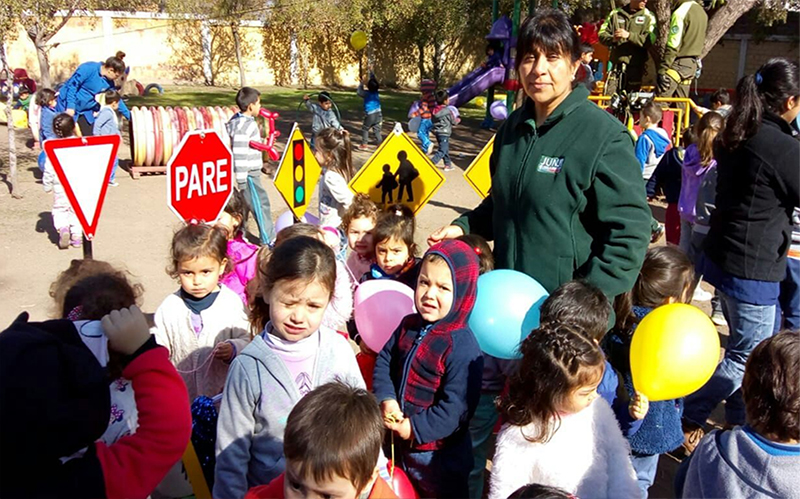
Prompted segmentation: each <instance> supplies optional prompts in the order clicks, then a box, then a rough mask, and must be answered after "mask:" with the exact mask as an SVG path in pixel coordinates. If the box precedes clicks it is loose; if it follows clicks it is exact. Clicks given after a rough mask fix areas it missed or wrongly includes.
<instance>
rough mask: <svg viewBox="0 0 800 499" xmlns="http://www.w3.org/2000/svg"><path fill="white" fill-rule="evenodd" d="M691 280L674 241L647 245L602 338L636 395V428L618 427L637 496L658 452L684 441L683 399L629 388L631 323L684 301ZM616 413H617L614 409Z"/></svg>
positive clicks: (633, 412) (651, 475)
mask: <svg viewBox="0 0 800 499" xmlns="http://www.w3.org/2000/svg"><path fill="white" fill-rule="evenodd" d="M693 284H694V267H693V265H692V262H690V261H689V258H688V257H687V256H686V255H685V254H684V253H683V252H682V251H681V250H680V249H678V248H676V247H674V246H659V247H653V248H650V249H649V250H648V251H647V254H646V255H645V257H644V263H643V264H642V269H641V270H640V271H639V277H638V278H637V279H636V284H634V286H633V289H632V290H631V291H628V292H627V293H625V294H622V295H620V296H618V297H617V299H616V302H615V304H614V308H615V311H616V314H617V321H616V325H615V327H614V329H613V330H612V331H611V333H609V334H608V336H607V337H606V340H605V350H606V354H607V357H608V359H609V360H610V362H611V365H612V366H613V367H614V369H615V370H617V371H619V372H620V373H621V375H622V380H621V381H622V382H623V385H624V387H625V391H627V393H628V394H629V395H630V396H632V397H634V398H636V399H639V401H640V403H639V404H634V405H632V406H631V408H630V413H631V416H633V417H634V418H637V419H642V417H643V418H644V419H643V420H642V423H641V425H640V426H639V427H638V429H637V428H628V429H626V428H624V427H623V428H622V433H623V435H625V437H626V438H627V439H628V442H629V443H630V446H631V462H632V463H633V469H634V470H635V471H636V479H637V481H638V482H639V489H640V490H641V493H642V498H645V499H646V498H647V491H648V489H649V488H650V486H651V485H653V481H654V480H655V476H656V470H657V469H658V457H659V455H660V454H663V453H664V452H669V451H671V450H673V449H675V448H677V447H679V446H680V445H681V444H682V443H683V429H682V427H681V415H682V414H683V399H675V400H664V401H659V402H649V408H648V401H647V399H646V398H645V397H644V396H643V395H641V394H638V393H636V392H635V391H634V389H633V379H632V377H631V367H630V348H631V339H632V337H633V334H634V331H635V330H636V326H637V325H638V324H639V322H640V321H641V320H642V319H643V318H644V316H645V315H647V314H648V313H650V312H651V311H652V310H653V309H654V308H656V307H659V306H661V305H666V304H669V303H689V302H690V301H691V298H692V290H693ZM617 417H618V418H619V413H617Z"/></svg>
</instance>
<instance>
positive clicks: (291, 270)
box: [250, 226, 336, 331]
mask: <svg viewBox="0 0 800 499" xmlns="http://www.w3.org/2000/svg"><path fill="white" fill-rule="evenodd" d="M292 227H294V226H292ZM290 228H291V227H287V228H286V229H284V230H289V229H290ZM281 232H283V231H281ZM259 256H261V254H260V253H259ZM256 279H258V281H257V282H258V289H257V292H256V293H255V295H254V297H253V299H252V300H251V302H250V323H251V327H252V329H253V331H261V330H263V329H264V327H265V326H266V325H267V322H268V321H269V299H268V297H269V293H270V292H271V291H272V288H274V287H275V284H277V283H278V282H279V281H283V280H291V281H293V280H301V281H306V282H310V281H312V280H318V281H320V283H321V284H322V286H323V287H324V288H325V289H327V290H328V291H329V293H330V294H329V298H330V297H331V296H333V290H334V287H335V286H336V257H335V256H334V254H333V250H331V249H330V248H329V247H328V246H327V245H325V243H323V242H322V241H320V240H319V239H315V238H312V237H306V236H299V237H293V238H290V239H287V240H285V241H283V242H281V243H280V244H278V245H276V246H275V248H274V249H273V251H272V254H271V255H269V257H268V258H259V260H258V271H257V272H256Z"/></svg>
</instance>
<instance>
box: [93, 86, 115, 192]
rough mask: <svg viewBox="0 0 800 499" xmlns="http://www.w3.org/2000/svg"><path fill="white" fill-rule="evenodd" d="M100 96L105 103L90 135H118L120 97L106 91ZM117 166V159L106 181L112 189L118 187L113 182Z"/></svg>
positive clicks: (111, 91)
mask: <svg viewBox="0 0 800 499" xmlns="http://www.w3.org/2000/svg"><path fill="white" fill-rule="evenodd" d="M102 96H103V102H105V103H104V104H103V105H102V106H101V107H100V111H98V112H97V116H95V118H94V125H92V135H120V133H119V118H117V109H119V100H120V96H119V94H118V93H117V91H116V90H106V91H105V93H103V94H102ZM118 165H119V158H114V167H113V168H112V169H111V177H109V179H108V185H110V186H112V187H117V186H118V185H119V184H118V183H117V182H116V181H115V180H114V178H115V176H116V174H117V166H118Z"/></svg>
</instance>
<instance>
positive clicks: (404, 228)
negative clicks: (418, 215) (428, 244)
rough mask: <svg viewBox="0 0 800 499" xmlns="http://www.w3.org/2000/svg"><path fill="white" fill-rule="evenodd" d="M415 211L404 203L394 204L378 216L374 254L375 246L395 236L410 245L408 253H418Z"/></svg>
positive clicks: (413, 254)
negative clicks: (415, 235)
mask: <svg viewBox="0 0 800 499" xmlns="http://www.w3.org/2000/svg"><path fill="white" fill-rule="evenodd" d="M414 228H415V220H414V212H413V211H411V208H409V207H408V206H406V205H404V204H393V205H392V206H390V207H388V208H386V211H384V212H383V213H381V214H380V215H379V216H378V221H377V222H376V223H375V229H374V230H373V232H372V254H375V247H376V246H377V245H378V244H379V243H381V242H382V241H386V240H387V239H391V238H395V239H397V240H398V241H403V242H404V243H405V245H406V246H408V254H409V255H411V256H415V255H416V254H417V245H416V244H415V243H414Z"/></svg>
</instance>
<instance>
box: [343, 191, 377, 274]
mask: <svg viewBox="0 0 800 499" xmlns="http://www.w3.org/2000/svg"><path fill="white" fill-rule="evenodd" d="M378 213H379V212H378V207H377V206H376V205H375V203H373V202H372V200H371V199H370V198H369V196H367V195H365V194H356V195H355V197H354V198H353V203H352V204H351V205H350V207H349V208H347V211H345V213H344V216H343V217H342V229H343V230H344V231H345V236H347V246H348V247H349V248H350V255H348V257H347V269H348V270H349V271H350V274H351V275H352V277H353V280H354V281H355V282H358V280H359V279H360V278H361V276H363V275H364V274H365V273H367V272H369V269H370V267H371V266H372V265H373V264H374V263H375V246H374V244H373V243H372V233H373V231H374V230H375V225H376V224H377V223H378Z"/></svg>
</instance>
